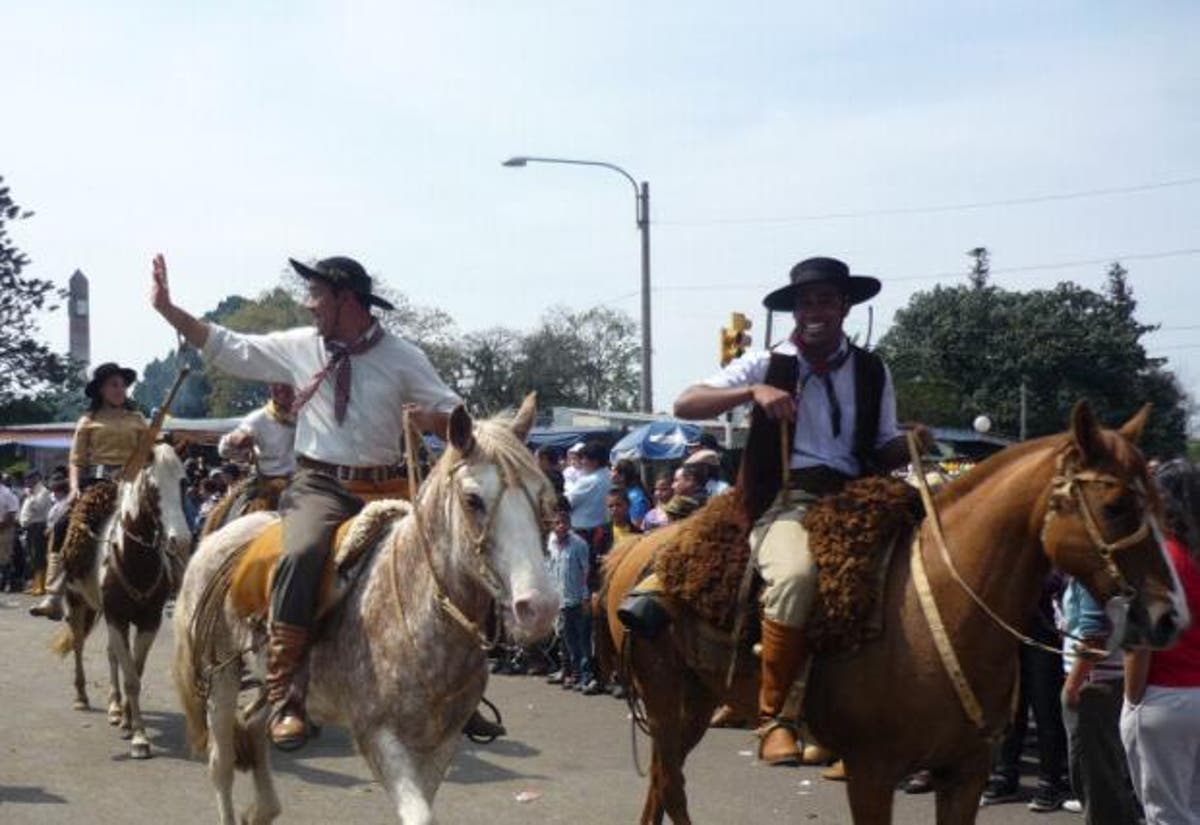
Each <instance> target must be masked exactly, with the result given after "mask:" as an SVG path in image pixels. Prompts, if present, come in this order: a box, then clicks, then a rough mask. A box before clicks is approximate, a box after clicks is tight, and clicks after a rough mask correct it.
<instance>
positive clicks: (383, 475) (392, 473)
mask: <svg viewBox="0 0 1200 825" xmlns="http://www.w3.org/2000/svg"><path fill="white" fill-rule="evenodd" d="M296 463H297V464H298V465H300V466H301V467H303V468H304V469H305V470H312V471H313V472H314V473H321V474H322V475H327V476H333V477H334V478H336V479H337V480H338V481H375V482H379V481H391V480H392V479H394V478H400V476H401V475H402V474H403V473H404V470H403V469H402V468H400V467H395V466H383V465H381V466H376V467H348V466H346V465H345V464H329V463H327V462H324V461H317V460H316V459H315V458H309V457H308V456H305V455H298V456H296Z"/></svg>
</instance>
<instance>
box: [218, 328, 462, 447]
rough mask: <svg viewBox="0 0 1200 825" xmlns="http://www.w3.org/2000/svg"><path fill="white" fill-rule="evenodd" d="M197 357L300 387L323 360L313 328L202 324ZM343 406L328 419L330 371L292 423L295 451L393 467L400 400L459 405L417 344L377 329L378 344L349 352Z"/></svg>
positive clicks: (440, 408)
mask: <svg viewBox="0 0 1200 825" xmlns="http://www.w3.org/2000/svg"><path fill="white" fill-rule="evenodd" d="M203 352H204V358H205V360H206V361H208V362H209V363H211V364H212V365H213V366H215V367H217V369H220V370H222V371H224V372H227V373H229V374H230V375H233V376H236V377H238V378H245V379H249V380H251V381H264V382H268V383H281V384H292V385H294V386H296V387H297V388H300V387H304V386H305V385H306V384H308V382H309V381H310V380H311V379H312V377H313V376H314V375H316V374H317V373H318V372H319V371H320V370H321V368H322V367H324V365H325V363H326V362H327V361H328V360H329V352H328V350H326V348H325V342H324V340H323V339H322V338H321V336H320V335H319V334H317V330H316V329H315V328H314V327H300V328H297V329H289V330H285V331H283V332H272V333H269V334H267V335H246V334H242V333H238V332H233V331H232V330H228V329H225V328H224V327H222V326H220V325H218V324H213V323H210V324H209V325H208V340H207V341H206V342H205V344H204V350H203ZM350 366H351V373H350V404H349V405H348V406H347V408H346V418H345V420H344V421H343V422H342V423H341V424H338V422H337V419H336V418H335V417H334V407H333V400H334V399H333V385H334V380H335V379H334V375H333V374H330V375H329V376H327V377H326V379H325V380H324V381H322V382H321V386H320V387H319V388H318V389H317V392H316V394H315V395H313V397H312V398H311V399H310V400H309V402H308V403H307V404H305V405H304V406H303V407H302V408H301V409H300V413H299V415H298V416H297V421H296V453H297V454H299V455H303V456H308V457H309V458H313V459H316V460H317V461H324V462H327V463H329V464H343V465H346V466H350V467H372V466H380V465H395V464H399V463H401V461H402V460H403V458H404V447H403V444H404V440H403V436H402V433H403V432H404V427H403V424H402V413H403V408H404V405H405V404H415V405H417V406H418V407H422V408H425V409H432V410H436V411H437V412H446V413H448V412H450V411H451V410H453V409H454V407H456V406H457V405H458V404H460V403H462V402H461V401H460V400H459V398H458V396H457V395H455V394H454V393H453V392H452V391H451V390H450V388H449V387H447V386H446V384H445V383H444V382H443V381H442V379H441V378H440V377H438V374H437V372H435V371H434V369H433V365H432V364H430V363H429V358H428V357H426V355H425V353H424V352H422V351H421V350H420V348H418V347H416V346H414V345H413V344H410V343H409V342H407V341H404V340H402V339H400V338H397V337H396V336H395V335H392V334H391V333H390V332H384V334H383V337H382V338H381V339H380V341H379V343H378V344H376V345H375V346H373V347H371V349H369V350H367V351H366V352H363V353H360V354H358V355H352V356H350Z"/></svg>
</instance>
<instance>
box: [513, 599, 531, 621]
mask: <svg viewBox="0 0 1200 825" xmlns="http://www.w3.org/2000/svg"><path fill="white" fill-rule="evenodd" d="M513 614H514V615H515V616H516V618H517V623H518V624H529V623H530V622H532V621H533V620H534V619H535V618H536V617H537V609H536V608H535V607H534V603H533V599H532V598H531V597H528V596H526V597H525V598H521V599H517V600H516V601H514V602H513Z"/></svg>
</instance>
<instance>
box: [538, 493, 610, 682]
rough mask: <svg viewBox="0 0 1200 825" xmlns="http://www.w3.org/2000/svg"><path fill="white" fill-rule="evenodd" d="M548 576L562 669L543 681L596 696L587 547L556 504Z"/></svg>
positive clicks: (563, 506)
mask: <svg viewBox="0 0 1200 825" xmlns="http://www.w3.org/2000/svg"><path fill="white" fill-rule="evenodd" d="M546 552H547V554H548V556H549V559H548V562H547V563H548V564H549V567H550V575H551V578H553V580H554V583H555V586H556V587H557V589H558V594H559V598H560V599H561V604H562V607H561V608H560V609H559V635H560V636H561V637H562V640H563V645H564V646H565V647H566V652H567V656H566V661H565V663H564V664H563V669H562V670H560V671H558V672H557V673H554V674H552V675H551V676H550V677H549V678H548V679H547V681H548V682H550V683H551V684H562V686H563V687H564V688H570V687H577V688H578V689H579V690H581V691H583V692H584V693H586V694H588V695H592V694H595V693H599V692H600V688H599V685H598V684H597V683H596V680H595V679H594V678H593V675H592V628H591V620H590V618H589V616H588V606H589V603H590V593H589V590H588V583H587V580H588V572H589V566H590V564H589V558H588V556H589V552H588V545H587V542H585V541H584V540H583V539H581V538H580V537H579V536H577V535H576V534H575V533H574V532H573V531H572V530H571V506H570V504H569V503H567V501H566V500H565V499H562V500H560V501H559V506H558V510H557V512H556V513H555V514H554V529H553V530H552V531H551V533H550V537H549V539H547V542H546Z"/></svg>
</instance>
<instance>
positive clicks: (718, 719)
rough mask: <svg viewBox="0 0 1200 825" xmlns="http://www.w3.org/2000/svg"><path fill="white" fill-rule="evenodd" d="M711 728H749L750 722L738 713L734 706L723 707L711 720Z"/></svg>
mask: <svg viewBox="0 0 1200 825" xmlns="http://www.w3.org/2000/svg"><path fill="white" fill-rule="evenodd" d="M708 726H709V727H710V728H748V727H750V720H749V719H748V718H746V717H745V716H743V715H742V714H740V713H738V712H737V711H736V710H735V709H734V707H733V705H721V706H720V707H719V708H717V709H716V710H715V711H714V712H713V715H712V719H710V720H709V723H708Z"/></svg>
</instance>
